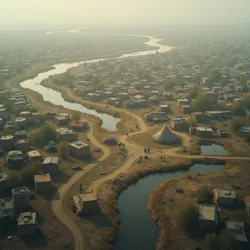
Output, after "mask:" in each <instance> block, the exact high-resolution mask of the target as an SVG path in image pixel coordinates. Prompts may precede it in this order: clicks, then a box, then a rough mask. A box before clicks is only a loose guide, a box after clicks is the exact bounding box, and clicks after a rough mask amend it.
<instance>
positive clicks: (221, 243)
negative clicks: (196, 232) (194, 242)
mask: <svg viewBox="0 0 250 250" xmlns="http://www.w3.org/2000/svg"><path fill="white" fill-rule="evenodd" d="M202 249H204V250H215V249H216V250H238V249H241V248H240V246H239V244H238V243H237V241H236V240H235V238H234V236H233V235H232V234H231V233H230V232H228V231H225V230H224V231H221V232H220V234H219V235H217V234H215V233H212V234H207V235H206V239H205V240H204V242H203V247H202Z"/></svg>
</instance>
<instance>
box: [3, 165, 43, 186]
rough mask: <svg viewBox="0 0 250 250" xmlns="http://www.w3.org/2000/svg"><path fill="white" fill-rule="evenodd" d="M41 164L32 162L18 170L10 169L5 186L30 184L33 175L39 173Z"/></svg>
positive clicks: (32, 180)
mask: <svg viewBox="0 0 250 250" xmlns="http://www.w3.org/2000/svg"><path fill="white" fill-rule="evenodd" d="M41 169H42V164H41V163H40V162H34V163H32V164H31V165H29V166H27V167H24V168H23V169H22V170H21V171H20V172H14V171H12V172H11V173H10V174H9V178H8V179H7V182H6V186H7V187H9V188H15V187H18V186H21V185H26V186H29V185H32V184H33V182H34V175H35V174H39V173H41Z"/></svg>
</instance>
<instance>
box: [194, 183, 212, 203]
mask: <svg viewBox="0 0 250 250" xmlns="http://www.w3.org/2000/svg"><path fill="white" fill-rule="evenodd" d="M196 196H197V199H198V201H201V202H203V201H211V198H212V193H211V192H210V190H209V188H208V186H202V187H201V188H200V189H199V190H198V191H197V195H196Z"/></svg>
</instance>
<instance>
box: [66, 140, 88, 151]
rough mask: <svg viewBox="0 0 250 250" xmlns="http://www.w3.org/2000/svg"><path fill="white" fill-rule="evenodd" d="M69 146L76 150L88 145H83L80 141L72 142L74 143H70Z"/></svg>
mask: <svg viewBox="0 0 250 250" xmlns="http://www.w3.org/2000/svg"><path fill="white" fill-rule="evenodd" d="M69 145H70V146H71V147H74V148H77V149H81V148H85V147H89V144H86V143H84V142H82V141H74V142H71V143H70V144H69Z"/></svg>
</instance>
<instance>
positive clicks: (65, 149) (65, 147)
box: [57, 141, 69, 158]
mask: <svg viewBox="0 0 250 250" xmlns="http://www.w3.org/2000/svg"><path fill="white" fill-rule="evenodd" d="M57 154H58V156H59V157H60V158H67V156H68V154H69V144H68V142H67V141H63V142H61V143H60V144H59V145H58V148H57Z"/></svg>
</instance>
